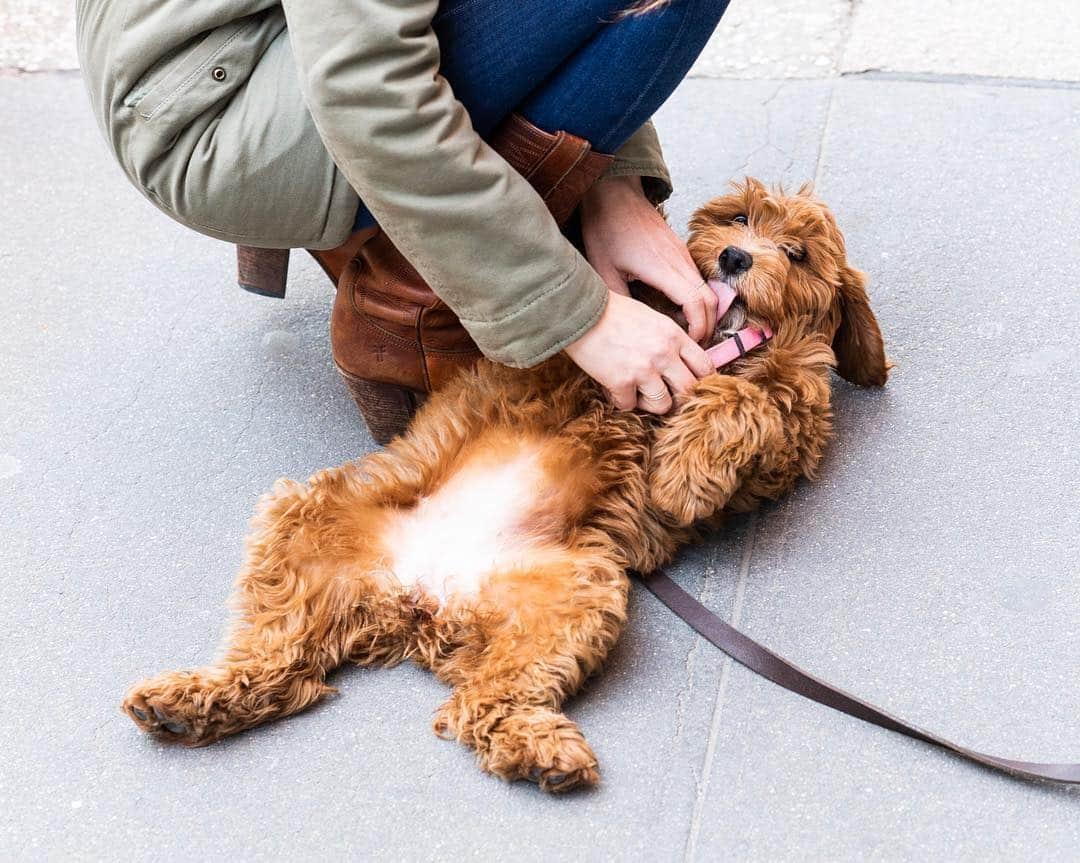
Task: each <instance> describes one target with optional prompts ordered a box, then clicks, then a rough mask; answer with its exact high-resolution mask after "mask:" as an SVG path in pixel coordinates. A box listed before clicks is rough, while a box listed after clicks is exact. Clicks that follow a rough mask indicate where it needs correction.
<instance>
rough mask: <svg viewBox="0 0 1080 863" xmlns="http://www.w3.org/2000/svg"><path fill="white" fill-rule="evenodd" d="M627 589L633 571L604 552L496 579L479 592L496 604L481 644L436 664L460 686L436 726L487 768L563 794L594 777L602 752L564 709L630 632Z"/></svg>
mask: <svg viewBox="0 0 1080 863" xmlns="http://www.w3.org/2000/svg"><path fill="white" fill-rule="evenodd" d="M627 591H628V581H627V578H626V575H625V573H624V572H623V571H622V569H621V568H620V567H619V566H618V565H616V564H615V563H614V562H613V561H612V560H611V559H610V558H609V556H607V555H605V554H602V553H598V552H592V553H582V552H578V553H575V554H570V553H566V552H562V553H560V554H558V555H555V556H553V557H552V559H548V560H545V561H542V562H535V563H532V564H530V565H528V566H527V567H525V568H522V569H520V570H515V571H512V572H506V573H501V574H499V575H497V576H495V577H494V578H493V579H492V580H491V581H490V582H489V584H488V585H487V586H486V588H485V589H484V591H482V593H481V597H480V599H481V601H482V602H484V603H490V606H489V607H491V608H494V609H497V611H495V612H493V613H492V614H491V616H490V618H489V619H488V620H487V622H486V630H485V632H484V636H485V637H484V638H483V639H482V642H481V644H480V645H478V646H477V647H476V649H475V650H472V651H470V650H462V651H459V652H458V653H456V654H454V655H453V656H451V658H450V659H449V660H448V661H447V662H446V663H445V664H444V665H442V666H441V667H440V666H436V671H437V672H438V674H439V676H440V677H441V678H442V679H444V680H446V681H448V682H450V683H452V684H454V692H453V695H452V696H451V697H450V699H449V700H448V701H447V702H446V703H445V704H444V705H443V706H442V707H441V708H440V709H439V710H438V712H437V714H436V718H435V723H434V726H435V733H436V734H438V735H439V736H440V737H445V738H456V739H458V740H460V741H461V742H463V743H465V744H467V745H469V746H472V747H473V748H474V749H475V750H476V753H477V756H478V759H479V762H480V766H481V767H482V768H483V769H484V770H486V771H488V772H490V773H493V774H495V775H497V776H501V777H502V778H504V779H507V780H515V779H529V780H531V781H534V782H537V783H539V784H540V786H541V787H542V788H543V789H544V790H546V791H555V792H558V791H567V790H569V789H570V788H573V787H575V786H579V785H593V784H595V783H596V782H597V781H598V779H599V773H598V771H597V761H596V756H595V755H594V754H593V752H592V749H591V748H590V747H589V744H588V743H586V742H585V738H584V737H583V736H582V734H581V731H580V730H579V729H578V727H577V725H575V724H574V723H573V722H572V721H571V720H570V719H568V718H567V717H566V716H565V715H564V714H563V713H562V712H561V708H562V704H563V701H564V700H565V699H566V698H567V697H569V696H570V695H572V694H573V693H574V692H575V691H577V689H578V688H579V687H580V686H581V684H582V682H583V681H584V679H585V678H586V677H587V676H588V675H589V674H590V673H592V672H593V671H595V670H596V669H597V668H598V666H599V665H600V663H601V662H602V661H603V660H604V658H605V657H606V655H607V653H608V651H609V650H610V648H611V646H612V645H613V644H614V643H615V640H616V639H617V638H618V636H619V633H620V632H621V631H622V628H623V624H624V622H625V619H626V598H627Z"/></svg>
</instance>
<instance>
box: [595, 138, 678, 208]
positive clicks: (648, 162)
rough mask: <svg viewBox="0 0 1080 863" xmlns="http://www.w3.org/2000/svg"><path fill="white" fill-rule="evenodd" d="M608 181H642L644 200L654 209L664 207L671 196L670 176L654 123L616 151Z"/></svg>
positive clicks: (606, 174)
mask: <svg viewBox="0 0 1080 863" xmlns="http://www.w3.org/2000/svg"><path fill="white" fill-rule="evenodd" d="M604 176H605V177H641V186H642V188H643V189H644V190H645V196H646V197H647V198H648V199H649V201H650V202H652V203H653V204H654V205H659V204H662V203H663V202H664V201H666V200H667V199H668V198H669V197H670V196H671V192H672V185H671V174H670V172H669V171H668V166H667V163H666V162H664V151H663V149H662V148H661V147H660V138H659V136H658V135H657V134H656V127H655V126H653V124H652V120H650V121H648V122H647V123H645V125H643V126H642V127H641V128H640V129H638V130H637V131H636V132H635V133H634V134H633V135H631V136H630V139H629V140H628V141H627V142H626V143H625V144H623V145H622V146H621V147H620V148H619V149H618V150H616V151H615V160H614V161H613V162H612V163H611V165H609V166H608V169H607V170H606V171H605V172H604Z"/></svg>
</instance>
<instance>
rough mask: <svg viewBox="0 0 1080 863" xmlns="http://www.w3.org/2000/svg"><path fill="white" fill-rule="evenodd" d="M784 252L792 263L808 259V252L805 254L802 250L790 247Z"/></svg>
mask: <svg viewBox="0 0 1080 863" xmlns="http://www.w3.org/2000/svg"><path fill="white" fill-rule="evenodd" d="M784 251H785V252H786V253H787V256H788V258H789V259H791V260H792V261H795V262H796V263H798V262H799V261H801V260H803V259H804V258H806V252H804V251H803V250H802V249H796V248H793V247H788V248H786V249H784Z"/></svg>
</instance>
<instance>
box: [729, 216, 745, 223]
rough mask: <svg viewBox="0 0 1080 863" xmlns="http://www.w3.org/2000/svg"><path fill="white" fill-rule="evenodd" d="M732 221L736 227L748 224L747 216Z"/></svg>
mask: <svg viewBox="0 0 1080 863" xmlns="http://www.w3.org/2000/svg"><path fill="white" fill-rule="evenodd" d="M731 221H733V222H734V223H735V224H736V225H745V224H747V221H746V216H736V217H735V218H734V219H732V220H731Z"/></svg>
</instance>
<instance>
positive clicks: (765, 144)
mask: <svg viewBox="0 0 1080 863" xmlns="http://www.w3.org/2000/svg"><path fill="white" fill-rule="evenodd" d="M787 83H788V82H787V81H786V80H784V81H780V83H779V84H777V85H776V89H775V90H774V91H773V92H772V95H771V96H769V97H768V98H766V99H765V100H764V101H763V102H762V103H761V107H762V108H764V109H765V140H764V141H762V142H761V143H760V144H759V145H758V146H756V147H755V148H754V149H753V150H751V151H750V152H749V154H747V156H746V158H745V159H744V160H743V163H742V165H740V166H739V168H738V170H736V171H735V174H734V176H736V177H738V176H740V175H741V176H744V177H745V176H748V175H749V171H750V163H751V162H753V161H754V157H755V156H757V155H758V153H762V152H764V151H765V150H767V149H769V148H772V149H774V150H776V151H777V152H779V153H782V154H783V155H785V156H787V155H788V154H787V153H784V152H783V151H782V150H780V148H779V147H777V146H776V145H775V144H774V143H773V140H772V126H773V121H772V103H773V102H774V101H775V100H776V97H777V96H779V95H780V92H781V91H782V90H783V89H784V88H785V87H786V86H787ZM792 161H794V160H792Z"/></svg>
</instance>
